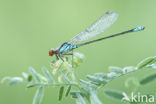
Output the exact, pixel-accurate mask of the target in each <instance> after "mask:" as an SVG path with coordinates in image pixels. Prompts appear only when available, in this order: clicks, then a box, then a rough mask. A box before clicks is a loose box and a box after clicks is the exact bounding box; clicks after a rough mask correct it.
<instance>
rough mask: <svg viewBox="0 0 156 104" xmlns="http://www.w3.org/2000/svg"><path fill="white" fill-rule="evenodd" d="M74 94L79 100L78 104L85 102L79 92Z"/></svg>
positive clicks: (84, 103)
mask: <svg viewBox="0 0 156 104" xmlns="http://www.w3.org/2000/svg"><path fill="white" fill-rule="evenodd" d="M76 96H77V98H78V101H79V102H80V104H86V101H85V99H84V98H83V97H82V95H81V94H80V93H79V92H77V93H76Z"/></svg>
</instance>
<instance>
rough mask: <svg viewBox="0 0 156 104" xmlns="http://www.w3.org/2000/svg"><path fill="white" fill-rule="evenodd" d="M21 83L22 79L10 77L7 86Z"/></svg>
mask: <svg viewBox="0 0 156 104" xmlns="http://www.w3.org/2000/svg"><path fill="white" fill-rule="evenodd" d="M20 82H23V78H21V77H12V78H11V79H10V81H9V82H8V85H9V86H14V85H17V84H18V83H20Z"/></svg>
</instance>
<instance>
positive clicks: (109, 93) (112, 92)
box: [104, 89, 124, 100]
mask: <svg viewBox="0 0 156 104" xmlns="http://www.w3.org/2000/svg"><path fill="white" fill-rule="evenodd" d="M104 92H105V94H106V95H107V96H109V97H111V98H115V99H117V100H121V99H122V98H123V97H124V96H123V94H122V92H119V91H116V90H110V89H108V90H105V91H104Z"/></svg>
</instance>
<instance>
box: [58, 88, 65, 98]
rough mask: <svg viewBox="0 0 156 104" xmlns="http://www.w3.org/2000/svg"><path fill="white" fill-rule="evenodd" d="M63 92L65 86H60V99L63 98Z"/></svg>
mask: <svg viewBox="0 0 156 104" xmlns="http://www.w3.org/2000/svg"><path fill="white" fill-rule="evenodd" d="M63 92H64V86H62V87H60V90H59V101H60V100H61V99H62V96H63Z"/></svg>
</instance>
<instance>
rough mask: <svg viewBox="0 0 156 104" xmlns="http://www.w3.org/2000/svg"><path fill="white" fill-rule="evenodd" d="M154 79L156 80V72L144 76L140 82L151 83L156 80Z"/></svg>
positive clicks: (143, 83) (142, 83)
mask: <svg viewBox="0 0 156 104" xmlns="http://www.w3.org/2000/svg"><path fill="white" fill-rule="evenodd" d="M154 80H156V73H154V74H150V75H148V76H146V77H144V78H143V79H142V80H141V81H140V84H141V85H145V84H148V83H150V82H152V81H154Z"/></svg>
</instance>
